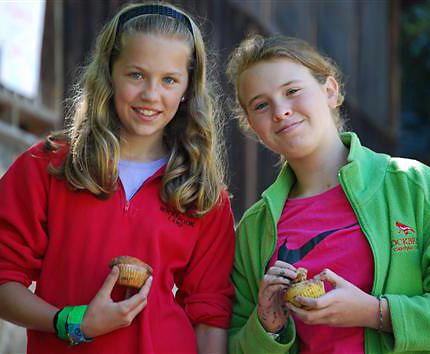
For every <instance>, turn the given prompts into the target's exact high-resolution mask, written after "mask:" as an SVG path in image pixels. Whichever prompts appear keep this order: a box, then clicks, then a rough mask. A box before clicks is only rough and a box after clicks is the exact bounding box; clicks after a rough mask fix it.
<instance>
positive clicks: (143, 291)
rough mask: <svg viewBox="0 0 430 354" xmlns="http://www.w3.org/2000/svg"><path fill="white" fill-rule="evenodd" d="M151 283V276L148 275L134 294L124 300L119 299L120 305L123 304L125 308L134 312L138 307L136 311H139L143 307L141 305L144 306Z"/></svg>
mask: <svg viewBox="0 0 430 354" xmlns="http://www.w3.org/2000/svg"><path fill="white" fill-rule="evenodd" d="M151 284H152V276H150V277H149V278H148V279H147V280H146V282H145V284H144V285H143V286H142V287H141V288H140V290H139V291H138V292H137V293H136V294H135V295H133V296H131V297H129V298H128V299H126V300H124V301H121V305H122V306H125V307H126V308H127V310H128V311H131V312H134V311H135V310H136V308H140V310H139V311H137V313H139V312H140V311H141V310H142V309H143V307H145V306H146V303H147V298H148V294H149V290H150V289H151ZM142 305H143V307H142Z"/></svg>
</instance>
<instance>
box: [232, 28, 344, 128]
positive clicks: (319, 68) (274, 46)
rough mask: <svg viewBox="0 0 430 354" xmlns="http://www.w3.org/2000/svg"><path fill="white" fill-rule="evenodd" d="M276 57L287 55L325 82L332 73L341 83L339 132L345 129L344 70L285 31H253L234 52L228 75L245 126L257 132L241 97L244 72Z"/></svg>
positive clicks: (241, 124) (237, 113)
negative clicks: (342, 108) (271, 33)
mask: <svg viewBox="0 0 430 354" xmlns="http://www.w3.org/2000/svg"><path fill="white" fill-rule="evenodd" d="M275 59H287V60H290V61H292V62H294V63H297V64H301V65H303V66H305V67H306V68H308V69H309V70H310V72H311V74H312V76H313V77H314V78H315V79H316V80H317V81H318V82H319V83H320V84H321V85H322V84H324V83H325V82H326V80H327V78H328V77H329V76H332V77H333V78H334V79H335V80H336V81H337V82H338V84H339V95H338V101H337V107H336V109H334V110H332V116H333V119H334V122H335V124H336V127H337V129H338V131H339V132H341V131H343V130H344V126H345V121H344V119H343V118H342V117H341V115H340V106H341V105H342V103H343V100H344V93H343V84H342V73H341V71H340V70H339V68H338V66H337V65H336V63H335V62H334V61H333V60H332V59H330V58H328V57H325V56H323V55H321V54H320V53H318V52H317V50H316V49H315V48H313V47H312V46H311V45H310V44H309V43H307V42H306V41H304V40H301V39H299V38H294V37H285V36H282V35H277V36H272V37H267V38H265V37H263V36H261V35H252V36H250V37H248V38H246V39H244V40H243V41H242V42H241V43H240V44H239V46H238V47H237V48H236V49H235V50H234V51H233V52H232V53H231V55H230V58H229V60H228V64H227V70H226V73H227V76H228V78H229V79H230V82H231V83H232V84H233V86H234V91H235V99H234V102H232V104H231V106H232V107H231V108H232V110H233V112H234V116H235V118H236V119H237V120H238V123H239V127H240V128H241V130H242V131H243V132H244V133H245V134H248V135H254V133H253V131H252V128H251V127H250V125H249V123H248V119H247V115H246V110H245V108H244V107H243V105H242V103H241V102H240V99H239V92H238V90H239V79H240V75H241V74H242V73H243V72H244V71H245V70H246V69H248V68H250V67H251V66H253V65H255V64H257V63H260V62H263V61H270V60H275Z"/></svg>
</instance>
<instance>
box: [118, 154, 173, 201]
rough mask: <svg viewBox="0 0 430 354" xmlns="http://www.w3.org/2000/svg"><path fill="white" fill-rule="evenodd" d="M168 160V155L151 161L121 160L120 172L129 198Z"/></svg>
mask: <svg viewBox="0 0 430 354" xmlns="http://www.w3.org/2000/svg"><path fill="white" fill-rule="evenodd" d="M167 160H168V156H165V157H163V158H162V159H160V160H156V161H151V162H136V161H129V160H119V163H118V173H119V178H120V179H121V183H122V185H123V187H124V191H125V195H126V198H127V200H130V199H131V198H132V197H133V195H134V194H135V193H136V192H137V190H138V189H139V188H140V187H141V186H142V184H143V183H144V182H145V181H146V180H147V179H148V178H149V177H151V176H152V175H153V174H154V173H155V172H157V171H158V170H159V169H160V168H161V166H163V165H164V164H165V163H166V162H167Z"/></svg>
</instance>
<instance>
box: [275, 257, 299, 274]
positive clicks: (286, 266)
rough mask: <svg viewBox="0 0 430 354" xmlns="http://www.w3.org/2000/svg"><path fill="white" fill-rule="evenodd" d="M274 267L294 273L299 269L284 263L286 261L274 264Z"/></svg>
mask: <svg viewBox="0 0 430 354" xmlns="http://www.w3.org/2000/svg"><path fill="white" fill-rule="evenodd" d="M273 267H279V268H288V269H290V270H292V271H294V272H295V271H296V270H297V268H296V267H294V266H293V265H292V264H290V263H287V262H284V261H279V260H278V261H276V262H275V263H274V264H273Z"/></svg>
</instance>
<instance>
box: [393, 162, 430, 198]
mask: <svg viewBox="0 0 430 354" xmlns="http://www.w3.org/2000/svg"><path fill="white" fill-rule="evenodd" d="M387 176H388V178H390V179H396V180H402V181H404V182H407V183H408V184H410V185H411V186H414V187H416V188H418V189H420V190H422V191H424V192H425V193H426V195H430V167H429V166H427V165H425V164H423V163H422V162H419V161H417V160H413V159H407V158H401V157H392V158H391V159H390V162H389V165H388V169H387Z"/></svg>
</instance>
